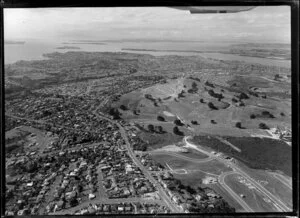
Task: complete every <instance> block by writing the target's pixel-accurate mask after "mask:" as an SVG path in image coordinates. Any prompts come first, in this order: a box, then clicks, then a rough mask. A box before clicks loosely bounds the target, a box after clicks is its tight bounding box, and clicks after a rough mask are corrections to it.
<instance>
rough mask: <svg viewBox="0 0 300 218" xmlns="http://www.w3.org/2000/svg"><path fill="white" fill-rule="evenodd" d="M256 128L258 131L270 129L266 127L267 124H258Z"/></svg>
mask: <svg viewBox="0 0 300 218" xmlns="http://www.w3.org/2000/svg"><path fill="white" fill-rule="evenodd" d="M258 127H259V128H260V129H270V128H269V127H268V126H267V124H265V123H260V124H259V125H258Z"/></svg>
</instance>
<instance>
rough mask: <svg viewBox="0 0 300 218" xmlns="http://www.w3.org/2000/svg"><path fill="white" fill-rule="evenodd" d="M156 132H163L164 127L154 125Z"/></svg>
mask: <svg viewBox="0 0 300 218" xmlns="http://www.w3.org/2000/svg"><path fill="white" fill-rule="evenodd" d="M155 130H156V132H158V133H164V129H163V128H162V126H156V127H155Z"/></svg>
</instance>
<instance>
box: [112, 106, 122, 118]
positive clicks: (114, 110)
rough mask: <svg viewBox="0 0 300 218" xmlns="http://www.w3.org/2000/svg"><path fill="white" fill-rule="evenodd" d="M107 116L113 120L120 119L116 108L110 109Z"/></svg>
mask: <svg viewBox="0 0 300 218" xmlns="http://www.w3.org/2000/svg"><path fill="white" fill-rule="evenodd" d="M109 115H111V116H113V119H120V115H121V114H120V112H119V111H118V109H116V108H111V109H110V110H109Z"/></svg>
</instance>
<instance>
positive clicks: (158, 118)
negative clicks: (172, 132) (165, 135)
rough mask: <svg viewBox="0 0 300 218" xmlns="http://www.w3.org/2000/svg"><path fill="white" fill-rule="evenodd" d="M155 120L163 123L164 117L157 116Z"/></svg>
mask: <svg viewBox="0 0 300 218" xmlns="http://www.w3.org/2000/svg"><path fill="white" fill-rule="evenodd" d="M157 120H158V121H162V122H164V121H165V118H164V117H162V116H157Z"/></svg>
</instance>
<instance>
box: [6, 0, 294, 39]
mask: <svg viewBox="0 0 300 218" xmlns="http://www.w3.org/2000/svg"><path fill="white" fill-rule="evenodd" d="M4 26H5V31H4V33H5V38H7V39H10V38H39V39H41V40H47V39H48V40H72V39H85V38H87V39H93V38H94V39H117V38H120V37H121V38H124V37H131V38H134V37H136V38H137V37H140V38H143V37H145V38H157V37H160V38H161V37H165V38H170V39H176V38H180V39H197V40H202V39H211V40H215V39H222V37H223V39H224V40H228V38H230V37H236V38H242V39H243V40H246V39H249V40H250V39H252V38H254V37H255V39H256V40H265V41H272V40H281V41H288V40H289V39H290V37H289V36H290V8H289V7H287V6H276V7H275V6H273V7H257V8H255V9H253V10H250V11H245V12H240V13H232V14H190V13H189V12H188V11H184V10H177V9H174V8H167V7H147V8H144V7H143V8H141V7H131V8H120V7H115V8H34V9H4ZM283 32H284V33H285V34H282V33H283Z"/></svg>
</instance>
